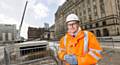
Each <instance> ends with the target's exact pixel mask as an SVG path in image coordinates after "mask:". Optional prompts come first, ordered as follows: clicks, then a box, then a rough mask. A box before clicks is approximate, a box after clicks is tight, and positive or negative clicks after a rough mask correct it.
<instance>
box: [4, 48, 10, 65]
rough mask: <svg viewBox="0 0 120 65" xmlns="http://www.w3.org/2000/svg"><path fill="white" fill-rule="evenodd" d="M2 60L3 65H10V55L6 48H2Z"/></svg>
mask: <svg viewBox="0 0 120 65" xmlns="http://www.w3.org/2000/svg"><path fill="white" fill-rule="evenodd" d="M4 59H5V65H10V55H9V51H8V50H7V48H6V47H5V48H4Z"/></svg>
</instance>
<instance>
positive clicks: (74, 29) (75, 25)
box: [67, 21, 79, 33]
mask: <svg viewBox="0 0 120 65" xmlns="http://www.w3.org/2000/svg"><path fill="white" fill-rule="evenodd" d="M67 28H68V32H69V33H75V32H77V31H78V28H79V24H78V22H76V21H70V22H68V23H67Z"/></svg>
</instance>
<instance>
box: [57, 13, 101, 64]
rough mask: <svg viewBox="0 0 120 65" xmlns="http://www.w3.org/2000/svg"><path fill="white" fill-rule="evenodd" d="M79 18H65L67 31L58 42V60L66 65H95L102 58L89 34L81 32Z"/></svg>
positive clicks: (94, 38) (94, 40)
mask: <svg viewBox="0 0 120 65" xmlns="http://www.w3.org/2000/svg"><path fill="white" fill-rule="evenodd" d="M79 22H80V20H79V18H78V16H77V15H75V14H70V15H68V16H67V18H66V24H67V28H68V31H67V33H66V35H65V36H64V37H62V38H61V40H60V45H59V52H58V56H59V59H60V60H62V61H63V62H65V64H66V65H96V64H97V62H98V61H99V60H100V59H101V58H102V56H101V52H102V48H101V47H100V44H99V42H98V41H97V39H96V37H95V35H93V34H92V33H91V32H88V31H83V30H82V29H81V28H80V26H79Z"/></svg>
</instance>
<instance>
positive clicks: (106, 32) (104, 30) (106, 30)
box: [103, 28, 109, 36]
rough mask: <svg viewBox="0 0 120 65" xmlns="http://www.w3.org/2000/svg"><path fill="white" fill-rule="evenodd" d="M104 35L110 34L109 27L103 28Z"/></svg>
mask: <svg viewBox="0 0 120 65" xmlns="http://www.w3.org/2000/svg"><path fill="white" fill-rule="evenodd" d="M103 36H109V30H108V29H106V28H105V29H103Z"/></svg>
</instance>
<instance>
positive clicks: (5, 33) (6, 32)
mask: <svg viewBox="0 0 120 65" xmlns="http://www.w3.org/2000/svg"><path fill="white" fill-rule="evenodd" d="M16 36H17V30H16V25H14V24H13V25H11V24H0V43H1V44H2V43H5V42H12V41H15V40H16V39H17V38H16Z"/></svg>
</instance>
